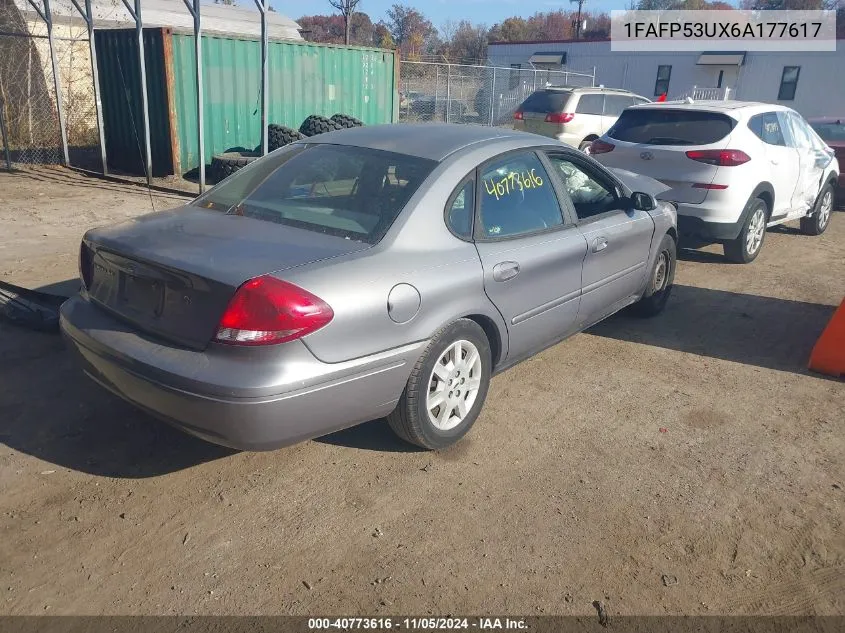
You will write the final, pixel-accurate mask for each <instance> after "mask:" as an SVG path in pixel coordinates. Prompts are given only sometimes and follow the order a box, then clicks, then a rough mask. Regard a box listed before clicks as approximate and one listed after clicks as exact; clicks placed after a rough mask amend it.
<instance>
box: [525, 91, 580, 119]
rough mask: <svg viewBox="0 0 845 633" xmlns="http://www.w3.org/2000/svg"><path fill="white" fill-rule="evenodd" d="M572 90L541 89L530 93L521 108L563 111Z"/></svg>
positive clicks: (537, 110) (530, 110) (526, 110)
mask: <svg viewBox="0 0 845 633" xmlns="http://www.w3.org/2000/svg"><path fill="white" fill-rule="evenodd" d="M571 94H572V93H571V92H561V91H560V90H539V91H537V92H535V93H533V94H532V95H530V96H529V97H528V98H527V99H526V100H525V101H523V102H522V105H521V106H519V109H520V110H522V111H523V112H546V113H548V112H562V111H563V108H564V106H565V105H566V100H567V99H569V95H571Z"/></svg>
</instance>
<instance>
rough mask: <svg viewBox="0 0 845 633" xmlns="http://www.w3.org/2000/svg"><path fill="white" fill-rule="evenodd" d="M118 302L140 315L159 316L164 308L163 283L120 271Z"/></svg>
mask: <svg viewBox="0 0 845 633" xmlns="http://www.w3.org/2000/svg"><path fill="white" fill-rule="evenodd" d="M120 276H121V283H120V302H121V304H122V306H123V308H124V309H126V310H130V311H132V312H133V313H135V314H137V315H140V316H147V317H160V316H161V313H162V310H163V308H164V284H163V283H162V282H161V281H160V280H157V279H147V278H144V277H138V276H136V275H132V274H130V273H127V272H121V273H120Z"/></svg>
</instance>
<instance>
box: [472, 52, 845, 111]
mask: <svg viewBox="0 0 845 633" xmlns="http://www.w3.org/2000/svg"><path fill="white" fill-rule="evenodd" d="M543 51H566V53H567V62H568V64H569V66H570V67H572V68H579V67H580V68H585V67H586V68H591V67H593V66H595V67H596V83H597V84H601V85H605V86H608V87H611V88H625V89H626V90H631V91H633V92H636V93H638V94H641V95H643V96H645V97H648V98H649V99H653V98H654V97H655V95H654V89H655V82H656V80H657V67H658V66H659V65H661V64H668V65H670V66H672V78H671V81H670V82H669V96H670V98H671V97H673V96H676V95H680V94H683V93H684V92H686V91H688V90H690V89H692V87H693V86H697V87H698V88H711V87H715V86H716V83H717V80H718V75H719V70H720V69H722V70H724V71H725V72H724V77H723V86H727V87H729V88H731V89H733V93H732V96H731V98H734V99H740V100H744V101H762V102H765V103H780V104H782V105H785V106H788V107H790V108H793V109H795V110H797V111H798V112H800V113H801V114H803V115H804V116H806V117H813V116H822V115H836V116H839V115H841V114H842V113H843V112H845V80H842V79H841V77H842V75H843V71H842V70H841V69H842V68H843V67H845V41H843V40H839V41H838V42H837V49H836V51H835V52H824V53H822V52H798V53H786V52H783V53H781V52H748V53H747V54H746V56H745V65H743V66H742V67H740V68H739V72H738V73H737V68H736V66H733V67H729V66H701V65H698V64H697V62H698V59H699V57H700V55H701V54H700V53H697V52H674V53H656V52H635V53H618V52H612V51H611V50H610V42H606V41H600V42H566V43H560V42H543V43H531V44H520V43H514V44H491V45H490V47H489V49H488V55H489V57H490V61H491V63H494V64H496V65H504V66H509V65H511V64H521V65H522V67H523V68H528V67H529V66H530V65H529V64H528V59H529V58H530V57H531V55H533V54H535V53H538V52H543ZM784 66H800V67H801V74H800V76H799V78H798V89H797V91H796V93H795V99H793V100H790V101H778V98H777V97H778V90H779V88H780V81H781V76H782V74H783V68H784ZM837 78H838V79H837Z"/></svg>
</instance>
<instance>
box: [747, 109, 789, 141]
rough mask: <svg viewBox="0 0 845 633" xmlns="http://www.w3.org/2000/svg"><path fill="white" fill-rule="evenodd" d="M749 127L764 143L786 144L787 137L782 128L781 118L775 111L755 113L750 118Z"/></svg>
mask: <svg viewBox="0 0 845 633" xmlns="http://www.w3.org/2000/svg"><path fill="white" fill-rule="evenodd" d="M748 127H749V128H750V129H751V131H752V132H754V134H755V135H756V136H757V138H759V139H760V140H761V141H763V142H764V143H768V144H769V145H786V138H785V136H784V134H783V130H782V129H781V125H780V119H779V118H778V115H777V113H775V112H764V113H763V114H755V115H754V116H753V117H751V118H750V119H749V120H748Z"/></svg>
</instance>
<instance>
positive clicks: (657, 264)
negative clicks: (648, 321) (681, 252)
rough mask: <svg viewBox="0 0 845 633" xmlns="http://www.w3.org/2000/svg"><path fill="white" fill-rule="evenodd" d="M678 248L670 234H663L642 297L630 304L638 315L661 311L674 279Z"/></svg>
mask: <svg viewBox="0 0 845 633" xmlns="http://www.w3.org/2000/svg"><path fill="white" fill-rule="evenodd" d="M677 253H678V248H677V246H676V244H675V240H674V239H673V238H672V236H671V235H664V236H663V240H662V241H661V242H660V250H659V251H658V253H657V257H656V258H655V260H654V265H653V266H652V268H651V273H650V274H649V278H648V282H647V283H648V286H647V287H646V290H645V292H644V293H643V297H642V299H640V300H639V301H638V302H637V303H635V304H634V305H633V306H631V309H632V310H633V312H634V313H635V314H637V315H638V316H643V317H651V316H657V315H658V314H660V313H661V312H663V308H665V307H666V302H667V301H668V300H669V295H670V294H671V293H672V283H673V282H674V280H675V263H676V261H677Z"/></svg>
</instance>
